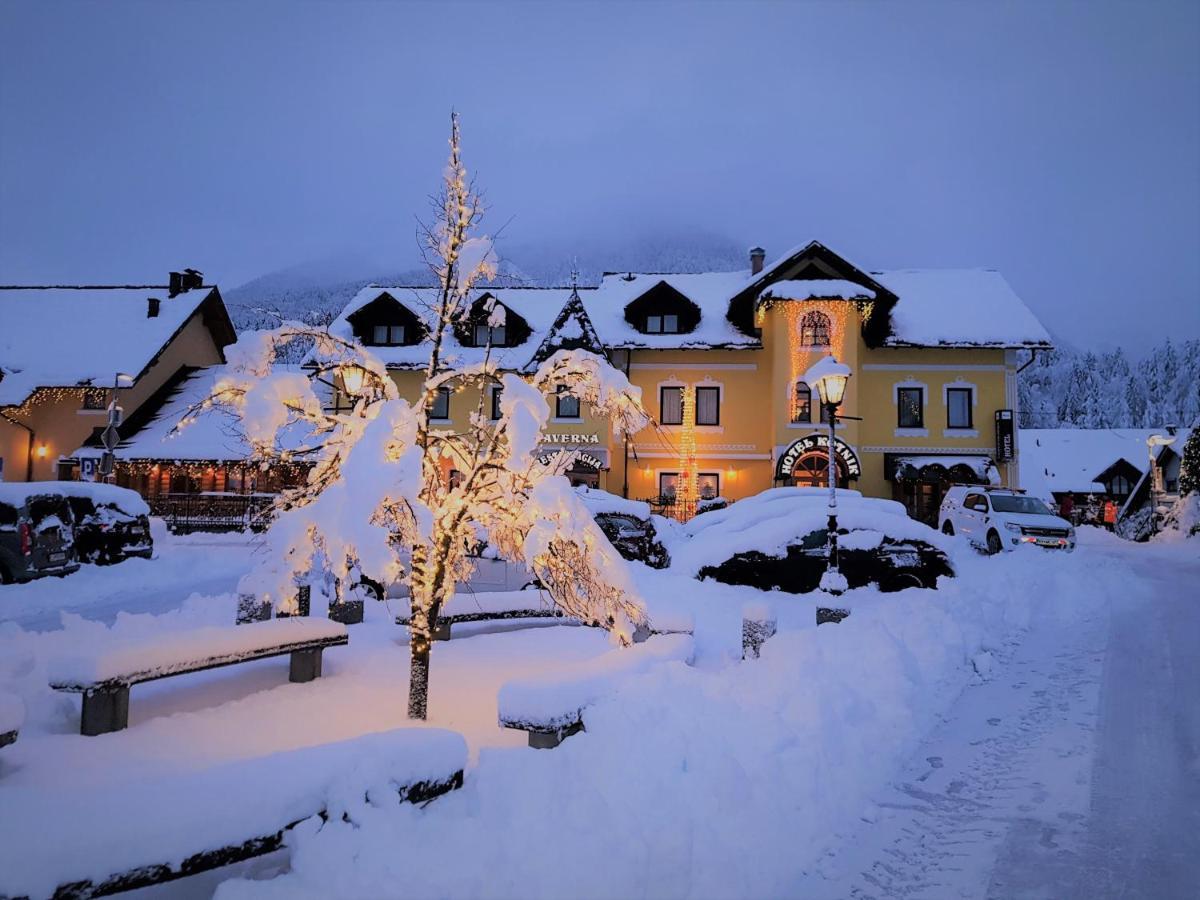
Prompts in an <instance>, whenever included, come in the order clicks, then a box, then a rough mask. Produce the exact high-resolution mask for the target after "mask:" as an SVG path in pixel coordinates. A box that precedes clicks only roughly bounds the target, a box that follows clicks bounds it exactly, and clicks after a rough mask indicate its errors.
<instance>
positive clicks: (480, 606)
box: [396, 590, 578, 641]
mask: <svg viewBox="0 0 1200 900" xmlns="http://www.w3.org/2000/svg"><path fill="white" fill-rule="evenodd" d="M516 619H562V620H563V621H562V624H564V625H565V624H578V623H577V622H576V621H575V620H574V619H567V618H565V617H564V616H563V613H562V611H561V610H559V609H557V608H556V607H555V606H554V604H553V603H552V602H551V601H550V599H549V598H548V597H546V596H545V595H544V594H543V593H542V592H541V591H536V590H528V591H480V592H478V593H470V592H462V593H458V594H455V595H454V596H453V597H451V598H450V602H449V603H447V604H445V605H444V606H443V607H442V612H441V615H439V616H438V617H437V623H436V625H435V627H434V633H433V639H434V640H435V641H448V640H450V629H451V627H452V626H454V625H459V624H465V623H467V622H501V621H507V620H516ZM411 622H412V618H411V616H410V615H399V616H396V624H397V625H404V626H408V625H409V624H410V623H411Z"/></svg>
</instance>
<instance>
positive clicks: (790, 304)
mask: <svg viewBox="0 0 1200 900" xmlns="http://www.w3.org/2000/svg"><path fill="white" fill-rule="evenodd" d="M766 305H767V304H765V303H764V304H763V305H762V306H760V307H759V316H760V317H761V316H762V315H763V314H764V311H765V308H766ZM779 306H780V308H781V309H780V312H781V315H782V316H783V321H784V328H785V333H786V334H787V340H788V352H789V356H790V358H791V367H792V373H791V374H792V377H791V381H790V382H789V388H788V418H789V419H790V420H791V421H793V422H795V421H796V420H797V415H798V413H799V411H800V405H799V403H798V402H797V398H796V383H797V382H798V381H800V378H801V376H803V375H804V373H805V372H807V371H808V369H809V367H810V366H811V365H812V364H813V362H815V359H816V357H817V356H824V355H826V354H832V355H834V356H836V357H837V358H838V359H845V358H846V341H847V336H848V334H849V329H847V327H846V322H847V319H848V318H849V314H850V310H851V309H852V308H854V307H852V305H851V304H850V303H848V302H847V301H845V300H804V301H795V300H788V301H781V302H779ZM810 312H819V313H823V314H824V315H826V316H827V317H828V318H829V346H828V347H823V346H817V347H810V346H805V345H803V344H801V343H800V325H801V322H802V321H803V320H804V317H805V316H806V315H808V314H809V313H810ZM819 404H820V398H819V397H818V396H817V391H816V390H813V392H812V395H811V404H810V418H811V419H813V420H814V421H819V420H820V417H819V416H816V417H814V416H812V414H811V413H812V411H815V410H816V409H817V406H818V405H819Z"/></svg>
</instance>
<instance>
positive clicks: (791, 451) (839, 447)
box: [776, 434, 862, 478]
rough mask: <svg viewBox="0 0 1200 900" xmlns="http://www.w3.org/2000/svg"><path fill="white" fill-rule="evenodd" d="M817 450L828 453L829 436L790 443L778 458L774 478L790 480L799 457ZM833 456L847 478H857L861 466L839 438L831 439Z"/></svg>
mask: <svg viewBox="0 0 1200 900" xmlns="http://www.w3.org/2000/svg"><path fill="white" fill-rule="evenodd" d="M818 450H819V451H820V452H821V453H824V454H828V453H829V435H826V434H810V435H808V436H807V437H802V438H800V439H799V440H796V441H792V443H791V444H790V445H789V446H788V448H787V450H785V451H784V452H783V455H782V456H781V457H779V466H778V468H777V470H776V477H778V478H791V477H792V469H793V468H795V466H796V463H797V461H799V460H800V458H801V457H803V456H806V455H807V454H809V453H813V452H814V451H818ZM833 455H834V456H836V457H837V458H838V459H839V460H840V461H841V464H842V467H843V469H844V470H845V473H846V477H847V478H858V477H859V476H860V475H861V474H862V465H861V464H860V463H859V461H858V455H857V454H856V453H855V452H854V451H853V450H851V449H850V445H849V444H847V443H846V442H845V441H843V440H842V439H841V438H834V439H833Z"/></svg>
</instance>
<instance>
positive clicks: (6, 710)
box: [0, 692, 25, 734]
mask: <svg viewBox="0 0 1200 900" xmlns="http://www.w3.org/2000/svg"><path fill="white" fill-rule="evenodd" d="M23 724H25V704H24V703H22V702H21V698H20V697H16V696H13V695H12V694H7V693H4V692H0V734H5V733H7V732H9V731H17V730H19V729H20V727H21V726H22V725H23Z"/></svg>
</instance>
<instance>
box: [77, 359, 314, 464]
mask: <svg viewBox="0 0 1200 900" xmlns="http://www.w3.org/2000/svg"><path fill="white" fill-rule="evenodd" d="M276 369H277V370H280V371H282V370H284V369H293V370H295V371H301V369H300V368H299V367H293V366H276ZM227 371H228V367H227V366H208V367H206V368H202V369H196V370H194V371H192V372H191V373H189V374H188V375H186V376H185V377H184V379H183V380H182V381H181V382H179V383H178V384H177V385H175V386H174V387H173V388H171V389H168V390H167V391H165V392H164V395H163V397H162V399H161V403H160V404H159V405H158V406H157V408H156V409H154V410H150V412H149V416H148V420H147V421H146V422H145V423H144V424H143V425H142V426H141V427H140V428H138V429H137V430H136V431H135V432H134V433H132V434H129V435H126V434H125V430H126V428H125V426H122V428H121V432H122V437H123V440H122V441H121V443H120V444H118V445H117V449H116V456H117V460H118V462H119V461H121V460H164V461H172V460H181V461H185V460H186V461H191V462H196V461H204V462H233V461H237V462H244V461H246V460H248V459H250V457H251V456H252V452H251V448H250V445H249V444H248V443H247V442H246V440H245V439H244V438H243V437H242V436H241V429H240V427H239V426H238V422H237V420H236V419H234V418H232V417H231V415H230V414H229V413H225V412H222V411H220V410H217V409H212V410H207V411H205V412H203V413H201V414H200V415H197V416H196V418H195V420H194V421H193V422H191V423H190V424H188V425H187V426H186V427H184V428H183V429H181V430H180V431H179V432H177V433H176V434H175V435H174V436H173V437H172V436H171V429H172V428H174V427H175V426H176V425H177V424H179V422H180V421H181V420H182V419H183V417H184V416H185V415H186V414H187V412H188V410H189V408H191V407H192V406H194V405H195V404H198V403H201V402H203V401H204V399H205V398H206V397H209V396H210V395H211V394H212V392H213V388H214V386H215V385H216V383H217V382H218V381H219V380H220V379H221V378H222V377H224V376H225V374H226V373H227ZM131 421H132V420H127V421H126V424H129V423H130V422H131ZM303 437H304V435H303V434H301V433H300V432H299V431H298V430H297V429H296V428H294V427H293V428H290V429H285V430H284V431H282V432H281V433H280V441H279V444H280V446H281V449H285V450H296V449H298V448H300V447H301V446H302V445H303V443H304V441H303ZM102 452H103V448H102V447H100V446H98V445H94V444H93V442H91V441H89V444H88V445H85V446H83V447H80V448H79V449H78V450H77V451H76V452H75V453H74V454H72V455H73V456H75V457H76V458H80V459H83V458H96V457H99V456H100V454H101V453H102Z"/></svg>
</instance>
